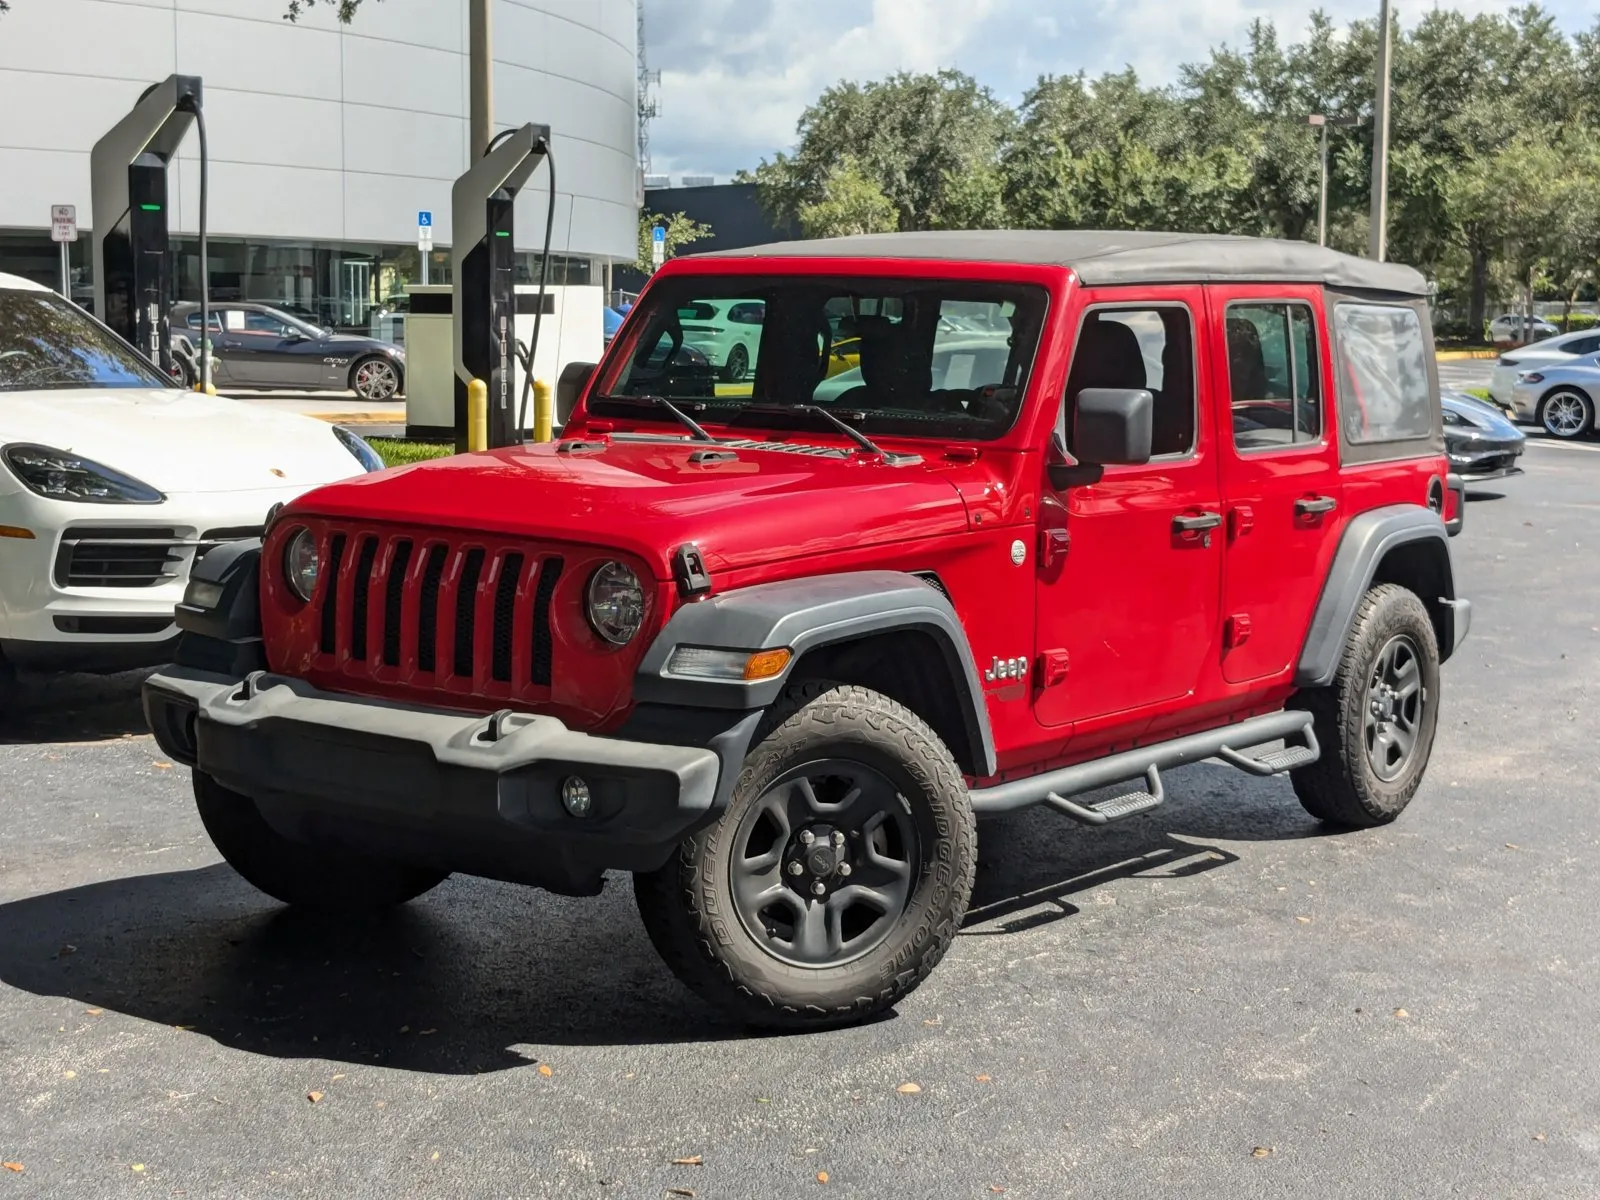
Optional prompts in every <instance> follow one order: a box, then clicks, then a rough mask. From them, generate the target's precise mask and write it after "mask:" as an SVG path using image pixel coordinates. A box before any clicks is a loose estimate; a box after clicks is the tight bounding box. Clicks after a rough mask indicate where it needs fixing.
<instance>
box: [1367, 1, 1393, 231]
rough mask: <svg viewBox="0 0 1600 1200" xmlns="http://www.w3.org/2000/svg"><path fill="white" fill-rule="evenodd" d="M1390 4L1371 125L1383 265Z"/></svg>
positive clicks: (1381, 19) (1375, 217) (1383, 15)
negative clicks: (1376, 97)
mask: <svg viewBox="0 0 1600 1200" xmlns="http://www.w3.org/2000/svg"><path fill="white" fill-rule="evenodd" d="M1389 4H1390V0H1382V5H1381V12H1380V14H1379V16H1378V99H1377V108H1376V112H1375V118H1376V119H1375V120H1374V121H1373V123H1372V238H1371V242H1370V243H1369V247H1368V251H1369V257H1371V258H1373V259H1374V260H1376V261H1378V262H1382V261H1383V260H1384V258H1385V257H1386V255H1387V254H1388V249H1389V236H1388V235H1389V69H1390V62H1389V60H1390V49H1391V47H1390V42H1391V33H1390V31H1391V23H1390V17H1389Z"/></svg>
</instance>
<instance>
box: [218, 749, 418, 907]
mask: <svg viewBox="0 0 1600 1200" xmlns="http://www.w3.org/2000/svg"><path fill="white" fill-rule="evenodd" d="M194 799H195V805H196V807H198V808H199V810H200V822H201V824H203V825H204V826H205V827H206V832H207V833H208V834H210V835H211V842H212V844H213V845H214V846H216V848H217V850H218V851H219V852H220V853H221V855H222V857H223V858H225V859H227V860H228V865H229V866H230V867H232V868H233V869H234V870H235V871H237V872H239V874H240V875H242V876H243V877H244V879H245V882H247V883H249V884H252V885H253V886H254V887H256V888H257V889H259V890H260V891H263V892H265V893H266V894H267V895H269V896H271V897H272V898H273V899H274V900H281V901H283V903H285V904H292V905H295V906H296V907H299V908H309V909H318V910H321V911H324V912H329V913H356V912H375V911H381V910H382V909H386V908H393V907H394V906H395V905H397V904H404V903H406V901H408V900H414V899H416V898H417V897H418V896H420V895H422V893H423V892H426V891H428V890H429V889H430V888H434V887H437V886H438V885H439V884H440V883H442V882H444V880H445V879H446V878H447V877H448V876H447V873H446V872H443V871H430V870H427V869H426V868H423V867H414V866H410V865H408V864H406V863H398V862H391V861H389V860H387V859H381V858H368V857H367V856H365V855H361V854H349V853H346V852H344V851H341V850H333V849H325V848H322V847H319V846H311V845H307V844H306V843H303V842H295V841H290V840H289V839H288V838H286V837H283V836H282V835H281V834H279V833H277V832H276V831H275V830H274V829H273V828H272V827H271V826H270V825H268V824H267V822H266V820H265V819H264V818H263V817H262V816H261V813H260V811H259V810H258V809H257V808H256V806H255V801H253V800H251V799H250V798H249V797H248V796H241V795H240V794H239V793H238V792H234V791H230V790H229V789H227V788H225V787H223V786H222V785H221V784H220V783H218V782H217V781H216V780H215V779H212V778H211V777H210V776H209V775H204V774H201V773H200V772H199V771H196V772H195V773H194Z"/></svg>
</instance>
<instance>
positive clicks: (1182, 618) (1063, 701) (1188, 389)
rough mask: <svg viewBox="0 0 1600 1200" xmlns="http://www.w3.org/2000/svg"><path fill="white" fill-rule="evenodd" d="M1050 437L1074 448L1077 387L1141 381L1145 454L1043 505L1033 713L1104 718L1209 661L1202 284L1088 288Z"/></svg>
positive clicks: (1179, 684)
mask: <svg viewBox="0 0 1600 1200" xmlns="http://www.w3.org/2000/svg"><path fill="white" fill-rule="evenodd" d="M1084 295H1085V303H1086V304H1087V307H1086V308H1085V309H1084V311H1083V313H1082V316H1081V318H1080V323H1079V330H1078V336H1077V343H1076V346H1075V349H1074V352H1073V361H1072V368H1071V371H1070V373H1069V376H1068V380H1067V387H1066V393H1065V396H1064V398H1063V405H1062V416H1061V420H1060V421H1059V422H1058V426H1057V434H1056V436H1057V437H1058V438H1060V439H1061V441H1062V443H1063V444H1064V445H1065V447H1066V449H1067V451H1068V453H1069V454H1070V452H1071V448H1072V447H1071V441H1072V438H1071V429H1072V414H1073V411H1074V409H1075V405H1076V401H1077V396H1078V394H1079V393H1080V392H1082V391H1083V390H1084V389H1085V388H1140V389H1148V390H1149V391H1150V392H1151V394H1152V395H1153V396H1154V398H1155V420H1154V437H1153V442H1152V458H1151V460H1150V462H1149V463H1147V464H1144V465H1140V466H1113V467H1106V468H1105V469H1104V473H1103V475H1102V476H1101V477H1100V478H1099V479H1098V480H1093V481H1091V480H1092V477H1093V475H1094V472H1093V471H1090V472H1088V475H1087V476H1086V477H1083V478H1080V479H1078V480H1075V481H1070V482H1069V481H1065V480H1064V481H1063V483H1065V486H1062V487H1059V488H1057V487H1054V486H1051V487H1047V489H1046V492H1045V502H1044V504H1043V505H1042V506H1041V507H1042V512H1041V521H1042V524H1043V528H1042V529H1041V531H1040V534H1041V536H1040V557H1039V564H1038V565H1039V575H1038V579H1039V602H1038V623H1039V625H1038V638H1039V640H1038V647H1039V651H1040V655H1039V670H1040V671H1042V672H1043V673H1044V677H1042V678H1039V679H1037V680H1036V681H1035V683H1036V686H1035V690H1034V695H1035V696H1036V697H1037V700H1036V702H1035V703H1036V713H1037V716H1038V719H1039V721H1040V722H1041V724H1044V725H1049V726H1062V725H1068V724H1074V723H1078V722H1086V721H1096V720H1097V719H1099V718H1105V720H1104V721H1103V722H1098V723H1100V724H1103V725H1107V726H1115V725H1120V724H1123V723H1124V722H1125V721H1126V720H1132V719H1134V718H1136V717H1137V715H1138V713H1139V710H1142V709H1148V708H1150V707H1151V706H1153V705H1158V704H1161V703H1163V702H1165V701H1172V700H1175V699H1177V698H1179V697H1182V696H1186V695H1189V694H1191V693H1193V692H1194V691H1195V690H1196V689H1197V688H1198V687H1200V686H1201V684H1202V682H1203V681H1204V678H1205V675H1206V674H1207V673H1208V672H1214V671H1215V663H1216V639H1217V628H1218V604H1219V599H1220V592H1221V574H1222V536H1221V534H1222V529H1221V524H1222V513H1221V497H1220V494H1219V486H1218V479H1217V464H1216V454H1215V452H1214V450H1213V445H1212V443H1213V440H1214V434H1213V432H1212V427H1211V425H1210V423H1209V422H1206V421H1201V420H1199V419H1198V414H1199V413H1200V412H1201V411H1202V407H1201V404H1200V390H1201V386H1202V385H1203V383H1204V382H1205V381H1206V380H1207V379H1208V378H1209V375H1208V373H1207V365H1208V364H1207V360H1208V353H1209V350H1210V347H1209V346H1207V345H1206V344H1204V343H1202V342H1200V341H1198V340H1197V337H1196V332H1195V331H1196V328H1197V326H1198V324H1199V317H1200V316H1201V314H1202V312H1203V304H1204V293H1203V291H1202V289H1201V288H1199V287H1174V288H1163V289H1156V290H1151V289H1145V288H1141V289H1140V291H1139V299H1138V301H1136V302H1132V301H1123V300H1121V299H1119V294H1118V290H1117V289H1115V288H1107V289H1099V290H1096V291H1089V292H1087V293H1085V294H1084Z"/></svg>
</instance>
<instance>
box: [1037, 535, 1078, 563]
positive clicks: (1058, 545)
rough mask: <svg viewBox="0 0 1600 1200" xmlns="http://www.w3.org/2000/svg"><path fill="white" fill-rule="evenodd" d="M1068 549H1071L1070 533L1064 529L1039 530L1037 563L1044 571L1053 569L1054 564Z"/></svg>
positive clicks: (1065, 554) (1062, 557)
mask: <svg viewBox="0 0 1600 1200" xmlns="http://www.w3.org/2000/svg"><path fill="white" fill-rule="evenodd" d="M1070 549H1072V535H1071V534H1070V533H1068V532H1067V531H1066V530H1065V529H1041V530H1040V531H1039V565H1040V566H1041V567H1043V568H1044V569H1045V570H1046V571H1050V570H1053V569H1054V568H1055V566H1056V564H1057V563H1059V562H1060V561H1061V560H1062V559H1064V558H1065V557H1066V556H1067V551H1069V550H1070Z"/></svg>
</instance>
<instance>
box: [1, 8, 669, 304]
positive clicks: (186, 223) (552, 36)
mask: <svg viewBox="0 0 1600 1200" xmlns="http://www.w3.org/2000/svg"><path fill="white" fill-rule="evenodd" d="M637 5H638V0H495V4H494V37H495V63H494V105H495V122H496V127H497V128H505V127H508V126H514V125H520V124H523V123H524V122H527V121H535V122H541V123H544V124H548V125H549V126H550V127H551V129H552V147H553V150H554V157H555V159H556V164H557V167H558V171H557V180H558V185H559V186H558V190H557V195H556V200H555V231H554V236H553V239H552V279H553V281H554V282H567V283H590V282H593V283H599V282H600V274H601V271H602V269H603V265H604V264H605V263H608V262H613V261H629V262H631V261H632V260H633V258H634V257H635V254H636V253H637V251H636V239H637V228H638V197H639V177H638V167H637V119H638V116H637V113H638V104H637V99H636V88H637V59H638V48H637ZM286 7H287V4H286V0H12V2H11V11H10V13H9V14H7V15H4V16H0V271H10V272H13V273H16V274H23V275H28V276H30V277H32V278H35V279H38V280H39V281H40V282H45V283H53V282H54V281H55V279H56V277H57V265H56V264H57V259H56V256H55V253H54V248H53V247H52V246H51V244H50V242H49V232H48V231H49V217H50V207H51V205H54V204H75V205H77V208H78V219H79V223H80V225H81V226H83V227H85V228H87V227H90V226H92V225H93V223H94V214H93V213H92V211H91V208H90V194H89V151H90V148H91V147H92V146H93V144H94V143H95V141H96V140H97V139H98V138H99V137H100V136H101V134H103V133H104V132H105V131H106V130H107V129H109V128H110V127H111V126H112V125H113V124H115V123H116V122H117V121H118V120H119V119H120V118H121V117H122V116H123V115H124V114H125V113H126V112H127V111H128V109H129V108H131V107H132V106H133V104H134V103H135V102H136V101H137V99H138V98H139V95H140V93H141V92H142V91H143V90H144V89H145V88H146V87H148V86H149V85H150V84H151V83H154V82H156V81H158V80H160V79H164V78H166V77H167V76H168V75H171V74H173V73H182V74H186V75H199V76H201V77H202V78H203V80H204V102H205V113H206V121H207V127H208V132H209V135H210V155H211V178H210V214H209V215H210V243H211V245H210V255H211V282H212V293H213V295H214V296H215V297H216V298H217V299H219V300H228V299H240V300H257V301H261V302H264V303H274V304H280V305H283V306H285V307H287V308H290V309H292V310H295V311H299V312H301V313H302V314H303V315H305V316H308V317H310V318H312V319H315V320H319V321H321V322H322V323H324V324H327V325H332V326H343V327H361V326H365V325H366V324H367V323H368V320H369V317H370V314H371V313H372V312H373V311H375V310H381V309H382V307H383V306H384V305H385V304H386V303H389V302H390V301H392V299H393V297H395V296H397V295H399V294H400V293H401V290H402V288H403V286H404V285H405V284H406V283H415V282H419V281H420V277H421V265H422V264H421V255H420V253H419V251H418V250H417V237H416V228H417V214H418V213H419V212H420V211H423V210H428V211H431V212H432V213H433V220H434V226H435V230H436V248H435V252H434V255H433V257H432V259H431V260H430V275H431V279H432V281H433V282H435V283H440V282H448V279H449V274H448V272H449V257H448V255H447V254H446V253H445V251H446V250H447V249H448V245H449V230H450V188H451V184H452V183H453V182H454V180H455V178H456V177H457V176H458V175H460V174H461V172H462V171H464V170H465V169H466V167H467V165H468V151H467V142H468V118H467V112H468V58H467V46H468V36H467V0H366V2H365V3H364V4H363V5H362V7H361V9H360V11H359V12H358V13H357V15H356V18H355V21H354V22H353V23H352V24H351V25H349V26H341V25H340V24H339V23H338V21H337V20H336V18H335V15H334V12H335V9H336V7H337V5H336V4H335V3H334V2H333V0H321V2H320V3H317V4H315V5H313V6H312V7H311V8H310V9H308V10H306V11H305V12H304V13H303V14H302V15H301V17H300V20H299V22H298V23H296V24H291V23H289V22H288V21H285V20H284V19H283V15H284V10H285V9H286ZM170 195H171V212H172V228H173V231H174V246H175V255H176V265H177V277H178V281H179V282H178V291H179V295H178V296H177V297H175V298H177V299H181V298H184V296H185V295H186V294H188V293H191V292H193V291H196V290H197V287H198V254H197V253H196V246H195V241H194V237H193V235H194V232H195V230H196V227H197V217H198V206H199V171H198V140H197V139H196V137H195V136H194V134H193V133H191V134H190V135H189V137H188V139H187V140H186V142H185V144H184V147H183V150H182V152H181V153H180V156H179V159H178V161H177V162H176V163H175V165H174V167H173V170H172V176H171V179H170ZM546 195H547V181H546V177H545V175H544V174H543V171H542V169H541V171H539V172H538V173H536V174H535V175H534V177H533V179H532V180H530V181H529V184H528V186H527V187H526V189H525V190H524V192H523V193H522V196H521V198H520V199H519V202H518V205H517V234H516V242H517V248H518V250H519V251H520V252H521V258H520V260H519V274H520V275H522V276H523V277H524V278H527V279H532V278H534V277H535V274H534V272H535V271H536V269H537V261H538V252H539V251H540V250H541V249H542V247H543V240H544V227H545V212H546V208H545V205H546ZM87 251H88V244H87V242H86V241H84V242H80V243H79V244H78V246H77V247H76V248H75V250H74V255H73V267H74V271H73V276H74V295H76V296H78V297H79V298H80V299H81V298H84V297H87V295H88V294H89V291H90V286H91V281H90V280H89V277H88V269H89V261H90V256H89V254H88V253H87Z"/></svg>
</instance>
